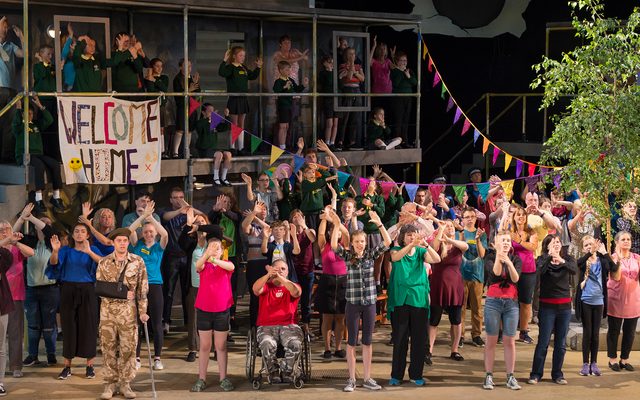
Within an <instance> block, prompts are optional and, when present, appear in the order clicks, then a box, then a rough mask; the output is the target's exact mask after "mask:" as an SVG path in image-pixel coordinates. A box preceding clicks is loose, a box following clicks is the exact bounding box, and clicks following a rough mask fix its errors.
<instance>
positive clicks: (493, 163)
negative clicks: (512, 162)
mask: <svg viewBox="0 0 640 400" xmlns="http://www.w3.org/2000/svg"><path fill="white" fill-rule="evenodd" d="M499 155H500V149H499V148H497V147H496V145H493V161H492V163H491V165H496V161H498V156H499Z"/></svg>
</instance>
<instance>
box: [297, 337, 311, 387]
mask: <svg viewBox="0 0 640 400" xmlns="http://www.w3.org/2000/svg"><path fill="white" fill-rule="evenodd" d="M301 362H302V366H301V367H302V378H303V379H304V380H305V381H307V382H309V381H311V346H310V340H309V336H308V334H305V336H304V340H303V342H302V355H301ZM303 384H304V382H303ZM301 387H302V386H301ZM297 389H299V388H297Z"/></svg>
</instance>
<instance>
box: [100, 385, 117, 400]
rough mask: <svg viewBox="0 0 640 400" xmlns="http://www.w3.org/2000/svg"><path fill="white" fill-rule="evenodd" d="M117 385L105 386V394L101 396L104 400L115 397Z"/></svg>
mask: <svg viewBox="0 0 640 400" xmlns="http://www.w3.org/2000/svg"><path fill="white" fill-rule="evenodd" d="M115 389H116V385H115V384H113V383H108V384H106V385H104V392H102V394H101V395H100V398H101V399H102V400H109V399H111V398H112V397H113V393H114V392H115Z"/></svg>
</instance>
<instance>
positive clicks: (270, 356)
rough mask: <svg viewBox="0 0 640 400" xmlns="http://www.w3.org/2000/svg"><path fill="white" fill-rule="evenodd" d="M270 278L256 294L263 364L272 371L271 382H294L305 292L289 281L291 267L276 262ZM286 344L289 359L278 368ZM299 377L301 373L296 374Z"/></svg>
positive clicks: (269, 269)
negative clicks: (300, 306) (298, 316)
mask: <svg viewBox="0 0 640 400" xmlns="http://www.w3.org/2000/svg"><path fill="white" fill-rule="evenodd" d="M266 269H267V274H266V275H265V276H263V277H262V278H260V279H258V280H257V281H256V283H254V285H253V293H254V294H255V295H256V296H257V297H258V298H259V300H260V306H259V310H258V321H257V323H256V325H257V326H258V329H257V333H256V336H257V340H258V346H259V347H260V351H261V352H262V360H263V362H264V364H265V365H266V367H267V370H268V371H269V380H270V381H271V382H272V383H278V382H280V381H281V380H284V381H286V382H291V379H292V378H293V375H294V368H296V367H297V368H299V367H298V363H297V361H298V359H299V358H300V353H301V351H302V340H303V335H302V329H300V326H298V325H297V324H296V323H295V321H294V320H295V314H296V310H297V308H298V301H299V300H300V295H301V294H302V289H301V288H300V285H298V284H297V283H294V282H291V281H290V280H288V279H287V276H289V268H288V266H287V263H286V262H285V261H284V260H282V259H279V260H276V261H274V262H273V265H267V267H266ZM278 343H280V344H282V347H284V351H285V359H284V360H283V361H282V363H281V365H278V362H277V358H276V350H277V348H278ZM295 372H296V373H298V372H299V371H295Z"/></svg>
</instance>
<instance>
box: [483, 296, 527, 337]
mask: <svg viewBox="0 0 640 400" xmlns="http://www.w3.org/2000/svg"><path fill="white" fill-rule="evenodd" d="M519 315H520V307H519V306H518V301H517V300H516V299H505V298H497V297H487V298H486V300H485V302H484V329H485V331H486V332H487V336H498V334H499V333H500V322H502V331H503V334H504V336H509V337H513V336H515V335H516V328H517V327H518V317H519Z"/></svg>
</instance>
